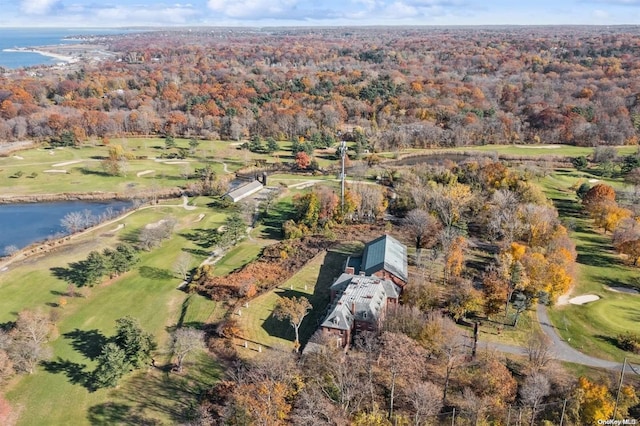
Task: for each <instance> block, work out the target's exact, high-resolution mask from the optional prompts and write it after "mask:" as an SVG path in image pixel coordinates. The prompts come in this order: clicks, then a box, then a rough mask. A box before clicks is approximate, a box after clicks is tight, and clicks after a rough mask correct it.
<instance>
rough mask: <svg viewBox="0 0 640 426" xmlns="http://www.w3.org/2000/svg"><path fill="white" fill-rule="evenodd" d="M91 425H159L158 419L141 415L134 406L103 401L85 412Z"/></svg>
mask: <svg viewBox="0 0 640 426" xmlns="http://www.w3.org/2000/svg"><path fill="white" fill-rule="evenodd" d="M87 418H88V419H89V423H91V424H92V425H100V426H110V425H116V424H117V425H136V426H137V425H140V426H143V425H145V426H146V425H149V426H152V425H160V424H162V423H161V422H160V421H158V420H155V419H148V418H145V417H143V416H141V415H140V414H139V413H138V410H137V409H136V408H135V407H132V406H130V405H126V404H119V403H116V402H105V403H104V404H99V405H94V406H93V407H91V408H89V413H88V414H87Z"/></svg>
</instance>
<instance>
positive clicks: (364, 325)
mask: <svg viewBox="0 0 640 426" xmlns="http://www.w3.org/2000/svg"><path fill="white" fill-rule="evenodd" d="M400 292H401V289H400V287H398V286H397V285H395V284H394V283H393V282H392V281H390V280H385V279H381V278H378V277H368V276H365V275H351V274H342V275H341V276H340V277H339V278H338V279H337V280H336V282H335V283H333V285H332V286H331V300H332V303H331V305H330V307H329V314H328V315H327V317H326V318H325V320H324V321H323V322H322V324H321V326H320V328H321V330H322V332H323V333H326V334H329V335H333V336H335V337H336V343H337V344H339V345H341V346H347V345H348V344H349V343H350V342H351V337H352V336H353V335H354V334H355V333H357V332H359V331H366V330H368V331H375V330H377V329H378V328H379V327H380V326H381V325H382V321H383V320H384V317H385V314H386V311H387V306H388V305H390V304H394V305H395V304H397V303H398V299H399V298H400Z"/></svg>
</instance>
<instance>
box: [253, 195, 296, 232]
mask: <svg viewBox="0 0 640 426" xmlns="http://www.w3.org/2000/svg"><path fill="white" fill-rule="evenodd" d="M295 215H296V212H295V209H294V207H293V205H291V204H290V203H285V202H280V203H277V204H276V205H275V206H273V207H272V208H271V210H270V211H269V213H267V214H264V215H263V217H262V218H261V221H262V224H263V225H264V229H263V231H262V235H261V238H266V239H280V238H282V224H283V223H284V222H286V221H287V220H289V219H293V218H294V217H295Z"/></svg>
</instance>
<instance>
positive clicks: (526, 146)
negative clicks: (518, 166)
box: [516, 145, 562, 149]
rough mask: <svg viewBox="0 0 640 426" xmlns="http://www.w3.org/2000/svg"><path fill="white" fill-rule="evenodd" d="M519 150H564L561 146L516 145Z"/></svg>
mask: <svg viewBox="0 0 640 426" xmlns="http://www.w3.org/2000/svg"><path fill="white" fill-rule="evenodd" d="M516 147H517V148H527V149H558V148H562V147H561V146H559V145H516Z"/></svg>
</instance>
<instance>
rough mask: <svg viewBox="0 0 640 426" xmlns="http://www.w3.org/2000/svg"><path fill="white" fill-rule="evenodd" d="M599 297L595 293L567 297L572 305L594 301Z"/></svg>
mask: <svg viewBox="0 0 640 426" xmlns="http://www.w3.org/2000/svg"><path fill="white" fill-rule="evenodd" d="M599 299H600V296H596V295H595V294H585V295H582V296H577V297H574V298H572V299H569V303H571V304H572V305H584V304H585V303H589V302H595V301H596V300H599Z"/></svg>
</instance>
